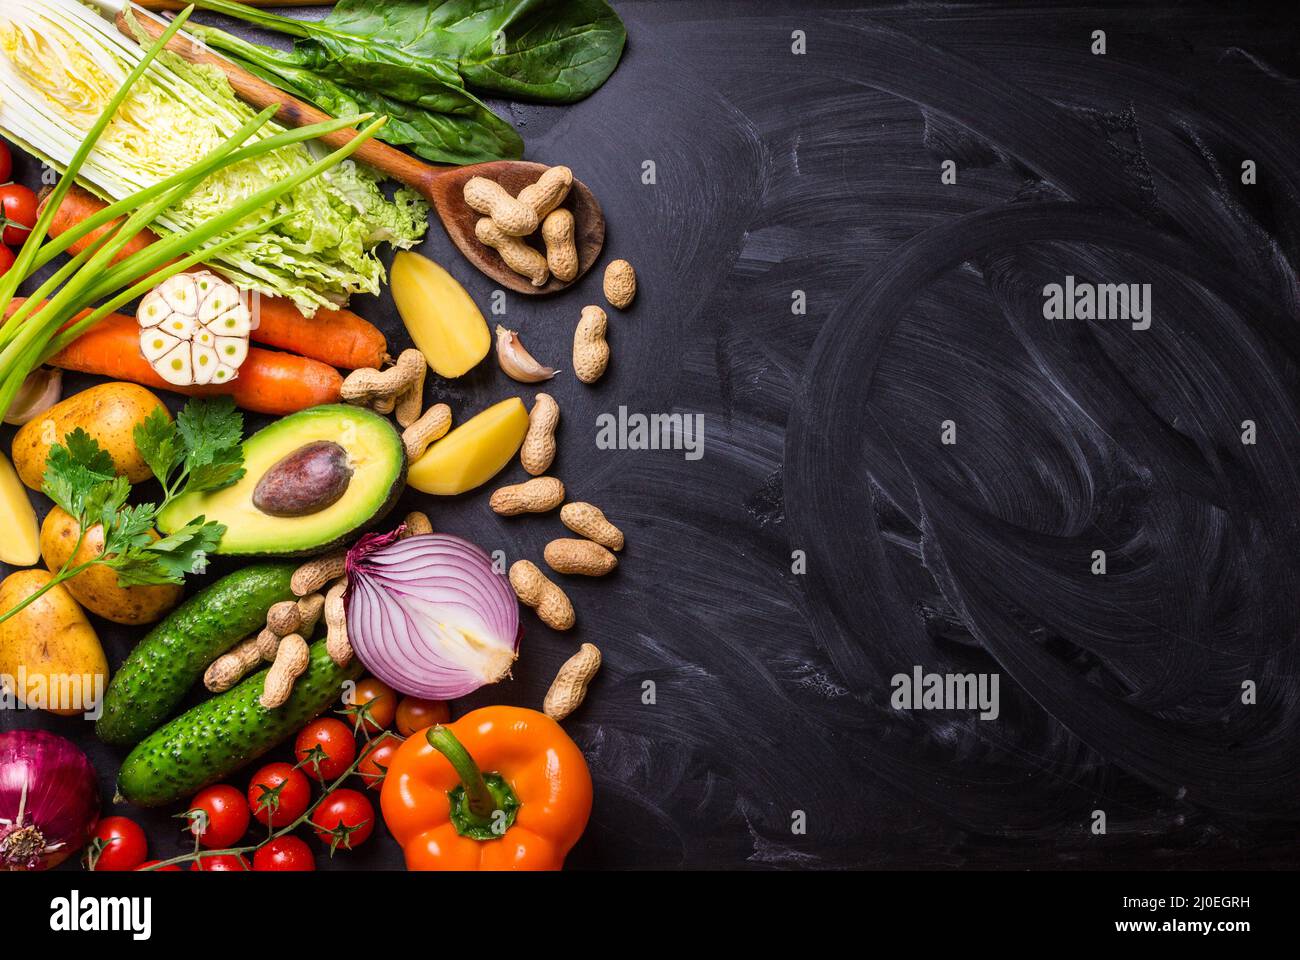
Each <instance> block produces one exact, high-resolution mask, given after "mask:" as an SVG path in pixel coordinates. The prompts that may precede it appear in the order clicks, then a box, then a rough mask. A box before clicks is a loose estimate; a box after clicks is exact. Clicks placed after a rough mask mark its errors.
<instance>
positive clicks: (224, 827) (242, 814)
mask: <svg viewBox="0 0 1300 960" xmlns="http://www.w3.org/2000/svg"><path fill="white" fill-rule="evenodd" d="M190 810H192V811H193V810H202V811H203V812H204V813H205V814H206V815H207V816H206V819H207V823H206V824H204V823H203V819H204V818H201V817H191V819H190V833H192V834H194V835H195V836H196V837H198V838H199V843H200V844H202V845H203V846H205V847H207V848H208V849H209V850H223V849H225V848H226V847H233V846H234V845H235V844H236V843H238V842H239V839H240V838H241V837H242V836H243V835H244V834H245V833H247V832H248V803H247V801H245V799H244V795H243V793H241V792H240V791H239V789H238V788H237V787H232V786H230V784H228V783H219V784H217V785H216V786H215V787H208V788H207V789H205V790H200V791H199V793H198V795H197V796H195V798H194V799H193V800H191V801H190Z"/></svg>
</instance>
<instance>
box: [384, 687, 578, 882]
mask: <svg viewBox="0 0 1300 960" xmlns="http://www.w3.org/2000/svg"><path fill="white" fill-rule="evenodd" d="M379 803H380V807H381V809H382V810H383V814H384V822H385V823H386V824H388V829H389V830H390V831H391V832H392V834H393V837H394V838H395V839H396V840H397V842H398V843H399V844H400V845H401V847H402V851H403V853H405V855H406V867H407V869H408V870H558V869H560V868H561V867H562V866H564V858H565V856H566V855H567V854H568V852H569V851H570V850H571V849H573V845H574V844H575V843H577V842H578V838H579V837H581V836H582V831H583V830H585V829H586V827H587V818H588V817H589V816H591V773H590V772H589V771H588V770H587V761H586V759H585V758H584V757H583V755H582V751H581V750H580V749H578V745H577V744H576V743H574V742H573V741H572V740H571V739H570V738H569V735H568V734H567V733H565V732H564V731H563V730H562V729H561V728H560V725H559V724H558V723H556V722H555V721H554V720H552V719H551V718H550V717H548V716H546V715H545V714H543V713H538V712H537V711H536V710H526V709H524V708H522V707H504V706H496V707H482V708H481V709H478V710H474V711H473V712H471V713H467V714H466V715H465V716H463V717H461V718H460V719H459V720H457V721H456V722H454V723H450V724H446V725H445V726H444V725H443V724H437V725H435V726H432V727H429V728H427V729H426V730H424V731H422V732H420V733H416V734H414V735H413V736H411V737H410V738H409V739H408V740H407V741H406V742H405V743H403V744H402V745H401V746H400V747H399V748H398V749H397V752H396V754H394V756H393V759H392V763H390V764H389V767H388V774H387V776H386V777H385V778H384V788H383V792H382V793H381V794H380V797H379Z"/></svg>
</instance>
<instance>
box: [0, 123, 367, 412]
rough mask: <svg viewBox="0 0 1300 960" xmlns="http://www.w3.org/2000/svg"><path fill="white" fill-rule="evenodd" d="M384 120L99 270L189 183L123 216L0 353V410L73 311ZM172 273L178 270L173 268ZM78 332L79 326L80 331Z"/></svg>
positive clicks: (218, 226) (275, 192)
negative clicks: (190, 226) (187, 228)
mask: <svg viewBox="0 0 1300 960" xmlns="http://www.w3.org/2000/svg"><path fill="white" fill-rule="evenodd" d="M387 119H388V118H387V117H379V118H378V119H375V120H373V121H371V122H370V123H369V124H368V125H367V126H366V127H365V128H363V129H362V130H361V131H360V132H359V133H358V134H357V136H355V137H353V138H352V139H351V140H349V141H348V142H347V143H346V144H344V145H343V146H342V147H340V148H339V149H337V150H335V151H334V152H333V153H330V154H328V155H327V156H325V157H323V158H321V159H320V160H318V161H316V162H315V163H313V164H310V165H309V166H307V167H306V168H304V169H302V170H299V171H298V172H297V173H295V174H294V175H292V176H290V177H288V178H287V179H285V180H282V181H280V182H278V183H275V184H273V185H271V186H268V187H266V188H264V189H262V190H259V191H257V192H256V193H254V194H252V195H251V196H248V197H245V198H244V199H242V200H241V201H239V202H238V203H236V204H234V205H233V206H232V207H231V208H230V209H228V210H227V211H225V212H224V213H223V214H222V215H220V216H218V217H214V218H212V219H211V220H210V221H208V222H207V223H206V224H204V225H203V226H201V227H199V228H198V229H196V230H193V231H191V232H189V233H187V234H171V235H168V236H166V237H164V238H162V239H160V240H159V241H157V242H156V243H153V244H150V245H149V246H147V247H145V248H144V249H143V250H141V251H139V252H138V253H135V254H133V255H132V256H130V257H128V258H126V259H125V260H123V261H122V262H121V263H120V264H118V265H117V266H116V267H114V268H112V269H110V270H108V271H107V272H104V267H105V265H106V264H107V263H108V262H109V261H110V260H111V259H112V257H113V255H114V254H115V253H116V252H117V251H119V250H120V249H121V247H122V246H123V245H124V244H125V242H126V240H129V239H130V238H131V237H133V236H135V235H136V233H138V232H139V230H140V229H141V228H142V227H144V226H147V225H148V224H149V223H150V222H152V219H153V217H154V216H156V215H157V212H158V211H159V210H160V209H162V208H163V206H165V204H166V203H167V202H169V201H170V199H171V198H172V195H173V194H183V193H184V192H187V191H188V189H192V185H191V184H190V183H182V184H180V185H178V186H175V187H173V188H172V189H171V190H170V191H166V192H164V193H163V194H161V195H160V196H157V197H155V198H154V200H152V201H151V202H149V203H147V204H145V206H144V207H143V208H141V210H139V211H137V212H136V213H134V214H132V215H131V216H130V217H128V218H127V220H126V222H125V223H124V224H123V225H122V226H121V227H119V228H118V230H117V233H116V234H115V235H114V238H113V240H112V241H110V242H108V243H106V244H104V245H103V246H101V247H99V248H98V250H97V252H96V254H95V255H94V256H93V257H91V258H90V259H89V260H87V261H86V262H85V264H84V265H83V266H82V267H81V269H80V270H79V271H78V272H77V273H76V274H75V275H74V276H73V277H72V279H71V280H69V282H68V283H66V284H65V285H64V288H63V290H61V291H60V292H59V294H58V295H57V296H56V297H55V298H54V299H53V300H51V301H50V302H49V303H47V304H45V305H44V306H43V307H41V309H40V310H39V311H38V312H37V313H36V314H35V316H33V317H32V318H31V319H30V320H28V321H27V323H25V324H24V325H23V328H22V329H21V330H20V331H19V333H18V334H17V336H15V337H14V339H13V341H12V342H11V343H10V344H9V345H8V346H6V347H5V349H4V351H3V352H2V353H0V411H3V410H8V409H9V407H10V405H11V404H12V403H13V400H14V397H15V396H16V395H17V393H18V390H19V389H21V387H22V384H23V381H24V380H25V379H26V378H27V375H28V374H29V373H30V372H31V371H32V370H33V369H35V368H36V366H37V365H38V364H39V362H40V360H41V358H42V357H43V356H45V355H46V353H45V351H46V350H47V348H48V345H49V341H50V340H51V339H52V338H53V336H54V334H55V332H56V331H57V330H58V329H59V328H60V327H62V326H63V325H64V324H66V323H67V322H68V321H69V320H71V319H72V318H73V317H74V316H75V315H76V314H77V313H79V312H80V311H81V309H83V308H84V307H85V306H87V305H88V304H90V303H93V302H95V301H96V300H99V299H102V298H104V297H107V296H111V295H112V294H114V293H115V292H117V291H119V290H120V288H121V287H122V286H124V285H126V284H129V283H130V281H131V280H133V279H135V278H138V277H140V276H142V275H144V274H148V273H150V272H152V271H153V270H154V269H155V268H157V267H160V266H162V265H163V264H165V263H166V262H167V261H168V260H171V259H173V258H175V257H177V256H180V255H183V254H186V252H187V251H190V252H191V254H192V251H193V250H194V249H195V247H197V246H199V245H201V244H204V243H206V242H207V241H208V240H210V239H212V238H213V237H214V236H216V235H217V234H219V233H221V232H223V231H225V230H229V229H231V228H234V227H235V226H236V225H237V224H238V223H239V222H240V221H242V220H243V219H245V218H246V217H249V216H251V215H252V214H254V213H255V212H256V211H257V210H258V209H260V208H261V207H263V206H265V205H266V204H268V203H270V202H271V201H273V200H275V199H277V198H278V197H280V196H281V195H283V194H284V193H287V192H288V191H290V190H293V189H294V188H295V187H297V186H299V185H300V184H301V183H303V182H305V181H306V180H309V179H311V178H312V177H316V176H318V175H320V174H321V173H323V172H324V171H326V170H328V169H330V168H331V167H334V166H335V165H337V164H338V163H340V162H342V161H343V160H345V159H346V158H347V157H349V156H351V155H352V154H353V153H355V152H356V151H357V150H358V149H359V148H360V147H361V145H362V144H364V143H366V142H367V141H369V140H370V139H371V138H372V137H373V136H374V135H375V134H376V133H377V132H378V131H379V130H381V129H382V128H383V126H384V124H385V123H387ZM267 222H270V221H264V223H267ZM233 242H234V241H232V243H233ZM218 246H220V244H219V245H218ZM172 272H173V273H175V272H178V271H175V270H173V271H172ZM154 280H155V282H157V280H158V278H157V277H155V278H154ZM122 302H126V301H122ZM100 309H101V310H102V311H103V312H102V314H101V316H104V315H107V313H108V312H110V311H108V310H103V308H100ZM86 319H87V320H88V319H89V318H86ZM96 319H99V318H96ZM87 326H88V324H87ZM82 329H85V328H84V327H82Z"/></svg>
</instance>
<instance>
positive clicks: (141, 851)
mask: <svg viewBox="0 0 1300 960" xmlns="http://www.w3.org/2000/svg"><path fill="white" fill-rule="evenodd" d="M148 856H149V840H148V838H147V837H146V836H145V834H144V830H142V829H141V828H140V824H138V823H136V822H135V821H134V820H129V819H127V818H126V817H105V818H104V819H103V820H101V821H99V826H97V827H96V828H95V834H94V836H93V837H91V839H90V846H89V847H87V848H86V869H87V870H93V871H95V872H97V873H115V872H119V871H124V870H138V869H140V866H141V864H143V863H144V861H145V858H146V857H148Z"/></svg>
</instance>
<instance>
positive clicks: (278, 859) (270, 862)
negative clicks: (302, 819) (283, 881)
mask: <svg viewBox="0 0 1300 960" xmlns="http://www.w3.org/2000/svg"><path fill="white" fill-rule="evenodd" d="M253 869H254V870H259V871H274V872H277V873H287V872H291V871H297V872H302V871H308V870H315V869H316V858H315V857H314V856H312V852H311V847H309V846H307V844H306V843H305V842H303V840H301V839H300V838H298V837H295V836H292V835H287V836H283V837H276V838H275V839H274V840H272V841H270V842H269V843H267V844H266V845H264V846H261V847H258V848H257V852H256V853H254V854H253Z"/></svg>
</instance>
